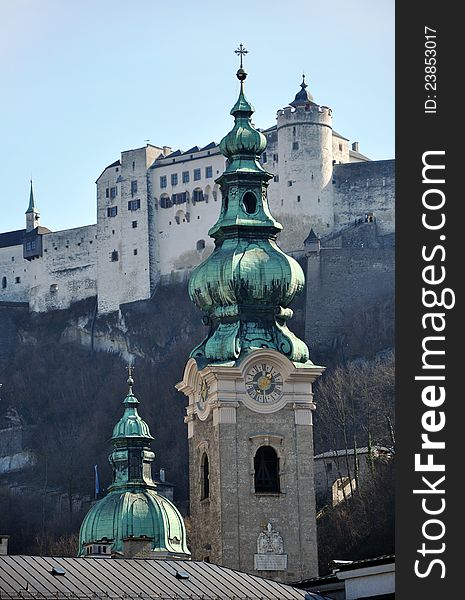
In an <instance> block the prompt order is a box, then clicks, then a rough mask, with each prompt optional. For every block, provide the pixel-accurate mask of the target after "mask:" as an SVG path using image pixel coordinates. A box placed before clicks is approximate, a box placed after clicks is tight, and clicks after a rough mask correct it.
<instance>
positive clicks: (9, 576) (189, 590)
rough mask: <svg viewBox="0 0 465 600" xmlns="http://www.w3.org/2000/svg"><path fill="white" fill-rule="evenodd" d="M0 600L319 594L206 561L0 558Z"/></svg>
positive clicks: (277, 599) (284, 599)
mask: <svg viewBox="0 0 465 600" xmlns="http://www.w3.org/2000/svg"><path fill="white" fill-rule="evenodd" d="M62 571H64V573H63V572H62ZM0 598H1V599H4V598H7V599H9V600H12V599H13V600H17V599H19V598H21V599H23V600H32V599H39V600H41V599H42V600H43V599H52V598H53V599H56V600H65V599H74V598H77V599H83V600H86V599H97V598H110V599H116V598H126V599H132V598H134V599H136V598H137V599H138V600H139V599H142V600H143V599H147V600H151V599H158V600H170V599H177V600H181V599H188V598H189V599H192V600H228V599H231V600H232V599H233V598H234V599H238V600H239V599H243V600H288V599H289V600H292V599H293V598H300V599H302V598H303V599H307V600H312V599H313V600H322V599H323V596H321V595H319V594H316V593H309V592H306V591H305V590H298V589H296V588H293V587H291V586H288V585H284V584H281V583H276V582H274V581H270V580H268V579H262V578H261V577H255V576H253V575H248V574H247V573H241V572H239V571H234V570H232V569H227V568H224V567H220V566H217V565H213V564H210V563H205V562H194V561H174V560H147V559H145V560H144V559H128V558H126V559H113V558H91V557H88V558H53V557H42V556H0Z"/></svg>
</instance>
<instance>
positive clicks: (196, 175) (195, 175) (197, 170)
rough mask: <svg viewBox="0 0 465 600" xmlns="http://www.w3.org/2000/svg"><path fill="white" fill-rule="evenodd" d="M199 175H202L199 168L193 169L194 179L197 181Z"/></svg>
mask: <svg viewBox="0 0 465 600" xmlns="http://www.w3.org/2000/svg"><path fill="white" fill-rule="evenodd" d="M201 176H202V175H201V171H200V169H194V181H199V180H200V178H201Z"/></svg>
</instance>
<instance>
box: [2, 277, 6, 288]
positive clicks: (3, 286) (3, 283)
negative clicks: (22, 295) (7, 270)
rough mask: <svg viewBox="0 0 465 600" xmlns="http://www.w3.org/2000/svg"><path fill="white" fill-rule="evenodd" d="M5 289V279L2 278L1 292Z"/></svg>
mask: <svg viewBox="0 0 465 600" xmlns="http://www.w3.org/2000/svg"><path fill="white" fill-rule="evenodd" d="M5 288H6V277H2V290H4V289H5Z"/></svg>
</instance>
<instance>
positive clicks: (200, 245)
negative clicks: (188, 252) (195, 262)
mask: <svg viewBox="0 0 465 600" xmlns="http://www.w3.org/2000/svg"><path fill="white" fill-rule="evenodd" d="M201 250H205V240H199V241H198V242H197V252H200V251H201Z"/></svg>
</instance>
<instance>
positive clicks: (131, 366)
mask: <svg viewBox="0 0 465 600" xmlns="http://www.w3.org/2000/svg"><path fill="white" fill-rule="evenodd" d="M126 370H127V372H128V381H127V383H128V385H129V393H130V394H132V386H133V385H134V379H133V377H132V374H133V372H134V363H132V362H130V363H128V365H127V366H126Z"/></svg>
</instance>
